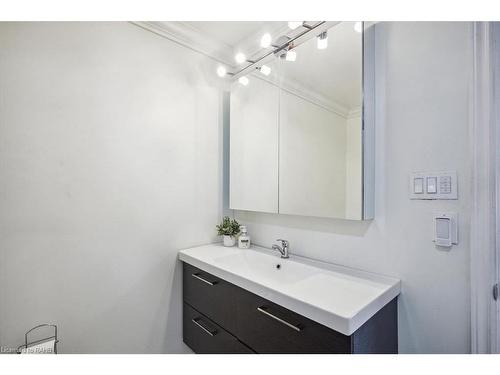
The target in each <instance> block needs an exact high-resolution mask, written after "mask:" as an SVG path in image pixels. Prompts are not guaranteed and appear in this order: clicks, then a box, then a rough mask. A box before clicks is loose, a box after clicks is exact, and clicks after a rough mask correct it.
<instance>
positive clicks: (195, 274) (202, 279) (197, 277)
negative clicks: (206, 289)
mask: <svg viewBox="0 0 500 375" xmlns="http://www.w3.org/2000/svg"><path fill="white" fill-rule="evenodd" d="M191 276H193V277H194V278H195V279H198V280H200V281H203V282H204V283H205V284H208V285H210V286H214V285H215V284H217V282H216V281H208V280H206V279H204V278H203V277H201V276H200V275H199V274H197V273H192V274H191Z"/></svg>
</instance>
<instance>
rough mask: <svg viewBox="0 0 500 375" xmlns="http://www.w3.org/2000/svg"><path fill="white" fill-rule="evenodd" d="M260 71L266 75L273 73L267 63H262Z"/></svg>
mask: <svg viewBox="0 0 500 375" xmlns="http://www.w3.org/2000/svg"><path fill="white" fill-rule="evenodd" d="M259 71H260V72H261V73H262V74H264V75H265V76H268V75H269V74H271V68H270V67H268V66H267V65H262V66H261V67H260V68H259Z"/></svg>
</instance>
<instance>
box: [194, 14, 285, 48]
mask: <svg viewBox="0 0 500 375" xmlns="http://www.w3.org/2000/svg"><path fill="white" fill-rule="evenodd" d="M185 24H187V25H189V26H191V27H192V28H193V29H196V30H198V31H199V32H201V33H204V34H205V35H207V36H209V37H211V38H213V39H216V40H218V41H220V42H222V43H224V44H226V45H227V46H229V47H232V48H236V47H238V45H239V44H241V43H243V42H245V40H247V39H248V38H249V37H252V36H255V35H257V34H264V33H265V32H272V31H273V30H275V29H276V28H278V27H280V26H282V25H283V24H286V22H273V21H202V22H199V21H190V22H185Z"/></svg>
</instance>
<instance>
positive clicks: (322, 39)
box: [317, 31, 328, 49]
mask: <svg viewBox="0 0 500 375" xmlns="http://www.w3.org/2000/svg"><path fill="white" fill-rule="evenodd" d="M317 46H318V49H326V47H328V34H327V33H326V31H324V32H322V33H321V34H319V35H318V39H317Z"/></svg>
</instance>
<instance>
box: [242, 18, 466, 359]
mask: <svg viewBox="0 0 500 375" xmlns="http://www.w3.org/2000/svg"><path fill="white" fill-rule="evenodd" d="M376 28H377V31H376V69H377V82H376V85H377V95H376V103H377V104H376V105H377V124H376V202H375V205H376V214H375V220H373V221H372V222H355V221H346V220H327V219H315V218H305V217H299V216H282V215H273V214H257V213H249V212H236V217H237V218H238V219H239V220H241V221H242V222H243V223H245V224H247V225H248V227H249V232H250V235H251V236H252V240H253V241H254V242H255V243H257V244H261V245H264V246H270V245H271V244H272V243H273V241H274V240H275V239H276V238H286V239H288V240H290V242H291V252H292V253H295V254H300V255H304V256H307V257H311V258H315V259H320V260H325V261H329V262H334V263H340V264H343V265H347V266H351V267H357V268H362V269H366V270H370V271H374V272H380V273H384V274H388V275H392V276H396V277H399V278H401V280H402V283H403V290H402V294H401V296H400V299H399V349H400V352H402V353H467V352H469V351H470V337H469V336H470V335H469V327H470V323H469V312H470V302H469V286H470V282H469V246H468V241H469V216H470V200H471V196H470V183H469V181H470V168H471V161H470V147H469V129H470V126H469V125H470V121H469V118H470V101H469V98H470V86H469V82H470V77H471V73H472V46H471V40H472V39H471V35H472V34H471V25H470V24H468V23H457V22H455V23H383V24H378V25H377V26H376ZM443 169H456V170H457V171H458V176H459V196H460V199H459V200H458V201H411V200H409V199H408V175H409V173H410V172H412V171H415V170H443ZM440 210H444V211H455V212H458V213H459V222H460V227H459V241H460V244H459V245H458V246H454V247H453V249H452V250H451V251H442V250H438V249H436V248H435V246H434V245H433V243H432V241H431V240H432V221H431V218H432V215H433V213H434V212H436V211H440Z"/></svg>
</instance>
